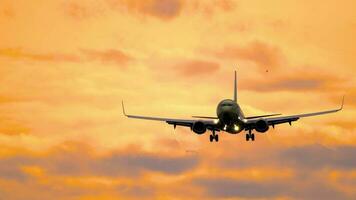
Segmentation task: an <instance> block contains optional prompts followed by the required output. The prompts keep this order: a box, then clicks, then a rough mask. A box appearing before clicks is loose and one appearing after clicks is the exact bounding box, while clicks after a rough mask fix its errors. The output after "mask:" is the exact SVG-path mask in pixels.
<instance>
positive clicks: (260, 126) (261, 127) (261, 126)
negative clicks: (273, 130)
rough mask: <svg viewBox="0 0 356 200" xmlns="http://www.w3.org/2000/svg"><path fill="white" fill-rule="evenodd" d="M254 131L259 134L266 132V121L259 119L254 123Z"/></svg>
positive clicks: (267, 127)
mask: <svg viewBox="0 0 356 200" xmlns="http://www.w3.org/2000/svg"><path fill="white" fill-rule="evenodd" d="M255 129H256V131H258V132H260V133H264V132H266V131H268V129H269V126H268V123H267V122H266V120H263V119H260V120H258V121H257V122H256V124H255Z"/></svg>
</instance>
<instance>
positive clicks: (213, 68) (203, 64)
mask: <svg viewBox="0 0 356 200" xmlns="http://www.w3.org/2000/svg"><path fill="white" fill-rule="evenodd" d="M174 69H175V70H176V71H177V72H178V73H179V74H180V75H181V76H184V77H196V76H202V75H211V74H213V73H215V72H217V71H218V70H219V69H220V65H219V64H218V63H215V62H210V61H202V60H191V61H184V62H180V63H178V64H176V65H175V66H174Z"/></svg>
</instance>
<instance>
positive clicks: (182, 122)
mask: <svg viewBox="0 0 356 200" xmlns="http://www.w3.org/2000/svg"><path fill="white" fill-rule="evenodd" d="M122 112H123V113H124V115H125V116H126V117H129V118H135V119H145V120H154V121H164V122H166V123H167V124H170V125H173V126H174V128H176V126H186V127H190V128H192V126H193V124H194V123H195V122H197V121H200V122H203V123H204V124H205V125H206V128H207V129H208V130H217V131H218V129H217V127H216V122H215V120H193V119H174V118H163V117H150V116H140V115H128V114H126V112H125V107H124V102H122Z"/></svg>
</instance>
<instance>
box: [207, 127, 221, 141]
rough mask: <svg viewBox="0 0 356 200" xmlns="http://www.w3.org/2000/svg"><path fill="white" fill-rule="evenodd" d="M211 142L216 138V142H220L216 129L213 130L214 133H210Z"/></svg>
mask: <svg viewBox="0 0 356 200" xmlns="http://www.w3.org/2000/svg"><path fill="white" fill-rule="evenodd" d="M209 139H210V142H213V141H214V140H215V141H216V142H219V135H217V134H215V130H213V134H211V135H210V138H209Z"/></svg>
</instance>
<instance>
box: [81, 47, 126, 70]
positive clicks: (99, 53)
mask: <svg viewBox="0 0 356 200" xmlns="http://www.w3.org/2000/svg"><path fill="white" fill-rule="evenodd" d="M81 52H82V53H83V54H85V55H86V56H87V57H88V59H89V60H98V61H101V62H103V63H105V62H112V63H115V64H117V65H120V66H123V65H125V64H127V63H128V62H129V61H131V60H132V57H130V56H129V55H127V54H126V53H124V52H122V51H120V50H117V49H108V50H90V49H82V50H81Z"/></svg>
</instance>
